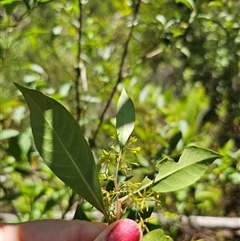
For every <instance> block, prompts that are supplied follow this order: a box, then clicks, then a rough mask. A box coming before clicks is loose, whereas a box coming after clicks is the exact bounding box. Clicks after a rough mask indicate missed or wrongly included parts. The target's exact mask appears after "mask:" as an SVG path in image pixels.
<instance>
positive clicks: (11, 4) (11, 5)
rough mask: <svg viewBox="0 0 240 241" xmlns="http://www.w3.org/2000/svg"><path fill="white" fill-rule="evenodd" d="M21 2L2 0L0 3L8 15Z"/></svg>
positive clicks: (18, 0)
mask: <svg viewBox="0 0 240 241" xmlns="http://www.w3.org/2000/svg"><path fill="white" fill-rule="evenodd" d="M20 3H21V0H3V1H1V5H3V6H4V7H5V10H6V13H7V14H8V15H10V14H12V12H13V10H14V9H15V8H16V7H17V6H18V5H19V4H20Z"/></svg>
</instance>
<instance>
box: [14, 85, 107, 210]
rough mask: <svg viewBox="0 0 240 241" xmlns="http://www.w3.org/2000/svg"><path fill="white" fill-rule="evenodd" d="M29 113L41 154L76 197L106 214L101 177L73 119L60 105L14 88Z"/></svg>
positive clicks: (32, 91) (36, 92)
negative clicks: (19, 94)
mask: <svg viewBox="0 0 240 241" xmlns="http://www.w3.org/2000/svg"><path fill="white" fill-rule="evenodd" d="M15 85H16V86H17V88H18V89H19V90H20V91H21V92H22V93H23V95H24V97H25V100H26V102H27V104H28V107H29V109H30V118H31V127H32V131H33V136H34V141H35V144H36V148H37V150H38V152H39V154H40V155H41V156H42V158H43V159H44V161H45V162H46V164H47V165H48V166H49V167H50V168H51V169H52V171H53V172H54V173H55V174H56V175H57V176H58V177H59V178H60V179H61V180H62V181H63V182H65V183H66V184H67V185H69V186H70V187H71V188H72V189H73V190H74V191H75V192H76V193H78V194H79V195H81V196H82V197H83V198H85V199H86V200H87V201H88V202H90V203H91V204H92V205H93V206H95V207H96V208H98V209H99V210H100V211H102V212H103V213H104V205H103V200H102V193H101V188H100V184H99V179H98V173H97V169H96V165H95V161H94V158H93V154H92V152H91V150H90V147H89V145H88V144H87V142H86V140H85V139H84V137H83V134H82V132H81V129H80V127H79V125H78V123H77V122H76V121H75V119H74V118H73V116H72V115H71V114H70V113H69V112H68V111H67V110H66V109H65V108H64V107H63V106H62V105H61V104H59V103H58V102H57V101H55V100H54V99H52V98H50V97H48V96H46V95H44V94H42V93H41V92H38V91H36V90H30V89H27V88H24V87H22V86H20V85H18V84H15Z"/></svg>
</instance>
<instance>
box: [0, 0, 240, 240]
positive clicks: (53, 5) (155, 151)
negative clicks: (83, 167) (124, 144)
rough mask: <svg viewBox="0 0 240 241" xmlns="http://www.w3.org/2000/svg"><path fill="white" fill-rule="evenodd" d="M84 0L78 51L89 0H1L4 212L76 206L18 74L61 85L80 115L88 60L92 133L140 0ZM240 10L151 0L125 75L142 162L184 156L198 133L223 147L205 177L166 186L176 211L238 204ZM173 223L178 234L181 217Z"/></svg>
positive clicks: (85, 110) (99, 144) (232, 208)
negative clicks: (37, 134) (48, 159)
mask: <svg viewBox="0 0 240 241" xmlns="http://www.w3.org/2000/svg"><path fill="white" fill-rule="evenodd" d="M82 3H83V11H82V26H81V27H82V39H81V47H82V52H81V58H80V62H79V63H78V62H77V55H78V47H79V41H78V39H79V38H78V32H79V28H80V22H79V14H80V9H79V1H76V0H73V1H51V0H50V1H48V0H23V1H21V0H11V1H10V0H1V2H0V4H1V5H0V23H1V39H0V55H1V113H0V118H1V150H0V155H1V173H0V177H1V184H0V185H1V186H0V188H1V189H0V195H1V196H0V206H1V217H0V218H1V220H2V221H5V222H19V221H26V220H33V219H41V218H64V217H65V218H66V212H67V211H68V210H69V206H70V205H69V203H70V204H71V205H72V204H73V203H74V202H75V201H76V200H78V197H76V196H74V195H72V193H71V190H70V189H69V188H68V187H66V186H64V185H63V183H62V182H61V181H59V180H58V179H57V178H56V177H55V176H54V175H53V174H52V172H51V171H50V170H49V169H48V168H47V167H46V166H45V164H44V163H43V161H42V160H41V158H40V157H39V156H38V154H37V152H36V151H35V148H34V144H33V142H32V134H31V130H30V124H29V111H28V109H27V107H26V104H25V103H24V101H23V98H22V96H21V95H20V94H19V92H18V91H17V90H16V88H15V87H14V85H13V82H17V83H20V84H23V85H25V86H27V87H30V88H34V89H37V90H40V91H42V92H44V93H46V94H48V95H50V96H52V97H53V98H55V99H57V100H58V101H60V102H61V103H62V104H64V106H66V107H67V108H68V109H69V110H70V111H71V113H72V114H73V115H76V95H75V92H76V89H75V81H76V71H77V69H78V68H81V82H80V83H81V84H80V86H79V89H78V91H79V93H80V108H81V118H80V121H79V123H80V125H81V127H82V130H83V132H84V134H85V136H86V138H87V139H89V140H92V138H93V137H94V135H95V134H96V130H97V128H98V126H99V118H100V116H101V114H102V112H103V108H104V106H105V105H106V103H107V100H108V98H109V96H110V94H111V93H112V91H113V88H114V86H115V84H116V81H117V78H118V74H119V73H118V72H119V65H120V61H121V59H122V56H123V49H124V47H123V46H124V43H125V42H126V39H127V36H128V32H129V28H130V26H131V21H132V18H133V12H134V9H135V6H136V4H137V2H136V1H134V0H124V1H110V0H105V1H100V0H96V1H91V0H89V1H87V0H86V1H82ZM239 12H240V5H239V3H238V0H223V1H222V0H221V1H220V0H212V1H208V0H196V1H193V0H176V1H174V0H167V1H163V0H155V1H149V0H143V1H142V2H141V6H140V9H139V12H138V14H137V18H136V21H135V22H134V31H133V35H132V38H131V40H130V44H129V49H128V53H127V58H126V61H125V64H124V69H123V73H122V76H123V80H122V82H121V83H120V84H119V85H118V87H119V88H120V87H121V85H124V87H125V88H126V90H127V91H128V94H129V95H130V96H131V98H132V100H133V102H134V104H135V108H136V116H137V120H136V128H135V131H134V135H135V136H136V137H137V138H138V145H139V146H141V149H142V150H141V153H140V155H138V160H139V163H140V167H139V168H138V170H137V171H138V172H143V170H145V172H147V171H146V169H147V170H149V169H150V168H151V165H152V163H153V162H154V161H156V160H157V159H159V158H162V157H163V156H165V155H170V156H171V157H173V158H176V159H177V158H178V157H179V155H180V154H181V152H182V150H183V148H184V146H186V145H188V144H192V143H194V144H196V145H199V146H203V147H206V148H210V149H213V150H215V151H217V152H220V153H221V154H222V155H223V156H224V157H223V158H221V159H218V160H216V161H215V162H214V164H213V165H212V166H211V167H210V168H209V170H208V172H207V173H206V174H205V175H204V176H203V178H202V179H201V180H200V181H199V182H198V183H196V184H195V185H193V186H191V187H188V188H186V189H184V190H180V191H178V192H175V193H171V194H164V197H163V198H162V209H161V211H162V212H163V213H164V212H165V213H166V215H170V216H171V215H173V214H180V215H182V214H183V215H214V216H230V217H231V216H237V215H239V213H240V205H239V200H240V194H239V191H240V190H239V184H240V172H239V170H240V150H239V146H240V60H239V59H240V22H239ZM118 96H119V92H117V94H116V95H114V99H113V101H112V103H111V105H110V106H109V108H108V110H107V113H106V115H105V118H104V121H103V124H102V125H101V128H100V131H99V133H98V134H97V136H96V138H95V140H92V141H94V145H93V151H94V153H95V154H96V158H98V157H99V156H100V153H101V150H102V149H103V148H105V149H106V148H109V147H110V146H111V145H112V140H111V138H110V137H111V135H113V134H114V126H113V125H112V123H113V122H112V120H113V118H114V117H115V115H116V102H117V99H118ZM76 148H78V147H77V146H76ZM176 225H177V224H176ZM168 233H170V234H171V235H176V236H178V237H179V235H180V231H179V229H178V227H177V226H174V227H172V228H171V229H170V230H168ZM214 235H215V236H216V235H217V234H214ZM215 236H214V237H215ZM216 237H217V238H218V239H216V240H225V238H224V237H223V236H221V237H220V236H219V235H218V236H216ZM231 238H232V237H231ZM176 240H177V239H176ZM181 240H183V239H181ZM186 240H187V239H186ZM189 240H190V239H189ZM206 240H207V239H206ZM209 240H210V239H209ZM226 240H227V238H226Z"/></svg>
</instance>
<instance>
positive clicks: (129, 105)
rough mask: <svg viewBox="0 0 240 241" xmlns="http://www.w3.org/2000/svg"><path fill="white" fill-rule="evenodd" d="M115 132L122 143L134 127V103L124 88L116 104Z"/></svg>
mask: <svg viewBox="0 0 240 241" xmlns="http://www.w3.org/2000/svg"><path fill="white" fill-rule="evenodd" d="M116 121H117V122H116V127H117V134H118V139H119V141H120V142H121V143H122V144H123V145H124V144H125V143H126V142H127V140H128V138H129V136H130V135H131V133H132V131H133V129H134V122H135V110H134V105H133V102H132V100H131V99H130V97H129V96H128V94H127V93H126V91H125V89H123V90H122V93H121V95H120V98H119V100H118V105H117V120H116Z"/></svg>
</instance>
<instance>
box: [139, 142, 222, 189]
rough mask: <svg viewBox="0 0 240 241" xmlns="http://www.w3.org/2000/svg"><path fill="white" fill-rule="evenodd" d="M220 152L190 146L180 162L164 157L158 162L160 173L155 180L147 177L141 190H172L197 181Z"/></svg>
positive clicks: (185, 150)
mask: <svg viewBox="0 0 240 241" xmlns="http://www.w3.org/2000/svg"><path fill="white" fill-rule="evenodd" d="M219 157H221V155H220V154H218V153H216V152H213V151H210V150H208V149H205V148H200V147H196V146H188V147H186V148H185V149H184V152H183V154H182V155H181V157H180V159H179V161H178V162H174V161H173V160H172V159H170V158H167V157H165V158H163V159H162V160H160V161H159V162H158V163H157V164H156V168H157V169H158V172H159V173H158V175H157V176H156V177H155V179H154V180H150V179H149V178H148V177H145V178H144V180H143V181H142V183H141V185H140V187H139V188H138V191H139V190H143V189H145V188H152V190H153V191H156V192H160V193H164V192H172V191H176V190H179V189H181V188H184V187H186V186H189V185H191V184H193V183H194V182H196V181H197V180H198V179H199V178H200V177H201V176H202V175H203V174H204V172H205V171H206V169H207V168H208V166H209V165H210V164H211V163H212V162H213V161H214V160H215V159H217V158H219Z"/></svg>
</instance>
